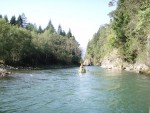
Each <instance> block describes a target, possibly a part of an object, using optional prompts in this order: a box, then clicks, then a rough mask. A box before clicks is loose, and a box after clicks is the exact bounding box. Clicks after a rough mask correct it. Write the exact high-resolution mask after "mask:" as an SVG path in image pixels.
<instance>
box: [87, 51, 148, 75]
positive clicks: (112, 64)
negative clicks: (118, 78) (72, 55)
mask: <svg viewBox="0 0 150 113" xmlns="http://www.w3.org/2000/svg"><path fill="white" fill-rule="evenodd" d="M94 60H95V59H92V60H91V58H90V59H86V60H85V62H84V64H85V65H89V64H91V63H93V64H94V65H100V66H101V67H102V68H105V69H109V70H110V69H111V70H125V71H132V72H136V73H141V74H144V75H148V76H150V67H149V66H148V65H146V63H143V62H140V61H136V63H128V62H125V61H124V60H122V57H121V56H120V55H119V54H118V50H117V49H114V50H113V51H112V52H111V53H109V54H107V55H105V56H104V58H102V59H100V61H99V62H94Z"/></svg>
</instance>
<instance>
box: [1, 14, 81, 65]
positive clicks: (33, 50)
mask: <svg viewBox="0 0 150 113" xmlns="http://www.w3.org/2000/svg"><path fill="white" fill-rule="evenodd" d="M14 20H15V16H13V17H12V19H11V21H10V24H9V23H7V22H6V19H0V53H1V54H0V61H2V62H4V63H5V64H10V65H24V66H31V65H32V66H35V65H52V64H79V62H80V59H81V50H80V49H79V44H78V42H77V41H76V40H75V38H74V37H70V38H68V37H67V36H66V35H60V34H57V33H56V32H55V29H54V28H53V25H52V23H51V22H49V24H48V26H47V28H46V29H44V30H42V28H41V27H39V29H38V30H37V28H36V26H35V25H33V24H32V23H29V24H28V25H27V26H26V29H25V28H23V27H18V26H20V25H22V24H21V21H20V22H19V20H21V16H20V17H18V21H17V24H18V25H16V20H15V21H14ZM64 32H65V31H64Z"/></svg>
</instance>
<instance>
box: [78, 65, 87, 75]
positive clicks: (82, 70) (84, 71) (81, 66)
mask: <svg viewBox="0 0 150 113" xmlns="http://www.w3.org/2000/svg"><path fill="white" fill-rule="evenodd" d="M79 72H80V73H86V70H85V68H84V66H83V64H82V63H81V65H80V70H79Z"/></svg>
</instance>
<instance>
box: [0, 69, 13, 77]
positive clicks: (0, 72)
mask: <svg viewBox="0 0 150 113" xmlns="http://www.w3.org/2000/svg"><path fill="white" fill-rule="evenodd" d="M9 74H11V72H8V71H7V70H6V69H2V68H0V77H5V76H8V75H9Z"/></svg>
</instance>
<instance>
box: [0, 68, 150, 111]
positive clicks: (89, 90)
mask: <svg viewBox="0 0 150 113" xmlns="http://www.w3.org/2000/svg"><path fill="white" fill-rule="evenodd" d="M86 69H87V70H89V71H87V73H84V74H79V73H78V68H68V69H49V70H34V71H18V72H14V75H13V76H14V77H11V78H4V79H0V113H1V112H2V113H12V112H15V113H148V112H149V106H150V88H149V86H150V78H148V77H145V76H141V75H140V74H135V73H131V72H124V71H114V70H113V71H112V70H105V69H101V68H100V67H98V66H95V67H94V66H93V67H86Z"/></svg>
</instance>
